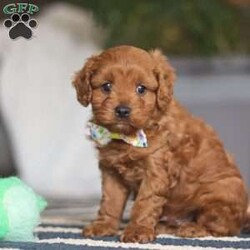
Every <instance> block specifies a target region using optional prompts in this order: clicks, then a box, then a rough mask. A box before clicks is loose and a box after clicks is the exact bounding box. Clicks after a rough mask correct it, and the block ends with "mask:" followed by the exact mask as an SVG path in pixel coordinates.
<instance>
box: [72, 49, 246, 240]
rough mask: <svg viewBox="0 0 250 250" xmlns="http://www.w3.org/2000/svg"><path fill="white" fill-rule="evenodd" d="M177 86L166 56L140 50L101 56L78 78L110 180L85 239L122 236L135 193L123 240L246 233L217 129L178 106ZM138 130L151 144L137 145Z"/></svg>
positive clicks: (242, 200)
mask: <svg viewBox="0 0 250 250" xmlns="http://www.w3.org/2000/svg"><path fill="white" fill-rule="evenodd" d="M174 81H175V73H174V70H173V68H172V67H171V66H170V64H169V62H168V61H167V59H166V58H165V57H164V56H163V55H162V53H161V52H160V51H159V50H154V51H150V52H146V51H144V50H142V49H139V48H135V47H132V46H120V47H115V48H111V49H108V50H106V51H104V52H103V53H101V54H100V55H98V56H93V57H91V58H89V59H88V61H87V63H86V64H85V66H84V67H83V69H81V70H80V71H79V72H78V73H77V74H76V76H75V78H74V80H73V85H74V86H75V88H76V91H77V97H78V101H79V102H80V103H81V104H82V105H83V106H88V104H89V103H91V105H92V110H93V118H92V120H91V122H92V127H91V128H90V130H91V129H92V130H91V133H92V139H93V140H95V141H96V145H97V149H98V151H99V168H100V170H101V173H102V200H101V205H100V210H99V212H98V217H97V219H96V220H95V221H94V222H92V223H91V224H90V225H88V226H87V227H85V228H84V230H83V235H84V236H87V237H91V236H106V235H107V236H108V235H109V236H110V235H115V234H117V230H118V228H119V222H120V220H121V217H122V214H123V210H124V207H125V204H126V201H127V199H128V196H129V195H130V194H131V193H134V194H135V195H136V199H135V203H134V205H133V208H132V212H131V218H130V222H129V224H128V226H127V227H126V228H125V230H124V232H123V233H122V235H121V238H120V239H121V241H124V242H142V243H144V242H148V241H152V240H154V239H155V237H156V235H157V234H159V233H171V234H174V235H178V236H183V237H202V236H209V235H211V236H226V235H237V234H239V232H240V230H241V227H242V226H243V222H244V220H245V217H246V211H247V204H248V199H247V192H246V188H245V185H244V183H243V181H242V178H241V176H240V173H239V170H238V169H237V167H236V165H235V163H234V162H233V160H232V159H231V157H230V155H229V154H228V153H227V152H226V151H225V149H224V147H223V144H222V143H221V142H220V140H219V139H218V137H217V135H216V133H215V132H214V130H213V129H212V128H211V127H210V126H209V125H207V124H205V123H204V122H203V121H202V120H200V119H198V118H196V117H194V116H192V115H191V114H190V113H188V112H187V111H186V110H185V109H184V108H183V107H182V106H181V105H180V104H179V103H178V102H177V101H176V100H175V99H174V97H173V85H174ZM93 126H94V129H93ZM100 131H102V132H103V131H105V132H104V134H105V136H104V137H105V138H104V139H105V140H104V139H103V137H102V134H101V135H100V133H99V134H98V132H100ZM138 131H140V132H141V135H139V137H140V136H142V137H143V140H144V143H143V144H140V143H138V144H136V143H134V141H133V138H134V140H136V139H135V138H136V136H137V137H138V133H139V132H138ZM107 137H109V138H108V139H107ZM131 138H132V139H131ZM137 139H138V138H137ZM131 141H132V143H131ZM103 142H104V143H103ZM138 145H139V146H138ZM164 218H167V219H166V220H163V219H164ZM176 219H179V222H178V223H177V221H178V220H176ZM180 221H181V223H180ZM173 222H174V223H173Z"/></svg>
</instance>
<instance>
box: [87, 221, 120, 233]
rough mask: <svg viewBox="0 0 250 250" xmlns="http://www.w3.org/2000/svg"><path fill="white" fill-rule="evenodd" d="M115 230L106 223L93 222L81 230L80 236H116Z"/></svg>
mask: <svg viewBox="0 0 250 250" xmlns="http://www.w3.org/2000/svg"><path fill="white" fill-rule="evenodd" d="M116 233H117V229H116V228H114V227H113V226H112V225H111V224H110V223H108V222H93V223H91V224H89V225H87V226H86V227H84V228H83V231H82V234H83V236H85V237H94V236H112V235H116Z"/></svg>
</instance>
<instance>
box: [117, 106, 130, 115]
mask: <svg viewBox="0 0 250 250" xmlns="http://www.w3.org/2000/svg"><path fill="white" fill-rule="evenodd" d="M130 112H131V108H129V107H128V106H123V105H119V106H117V107H116V108H115V115H116V117H118V118H128V117H129V115H130Z"/></svg>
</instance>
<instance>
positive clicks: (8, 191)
mask: <svg viewBox="0 0 250 250" xmlns="http://www.w3.org/2000/svg"><path fill="white" fill-rule="evenodd" d="M46 206H47V202H46V201H45V200H44V199H43V198H42V197H41V196H38V195H37V194H35V192H34V191H33V190H32V189H31V188H30V187H28V186H27V185H26V184H25V183H24V182H23V181H21V180H20V179H18V178H17V177H9V178H2V179H1V178H0V240H6V241H32V240H34V239H35V237H34V234H33V231H34V229H35V227H36V226H37V225H38V224H39V223H40V213H41V212H42V211H43V210H44V209H45V207H46Z"/></svg>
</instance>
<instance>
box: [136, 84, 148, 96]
mask: <svg viewBox="0 0 250 250" xmlns="http://www.w3.org/2000/svg"><path fill="white" fill-rule="evenodd" d="M136 92H137V94H139V95H143V94H145V92H146V87H145V86H143V85H138V86H137V87H136Z"/></svg>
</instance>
